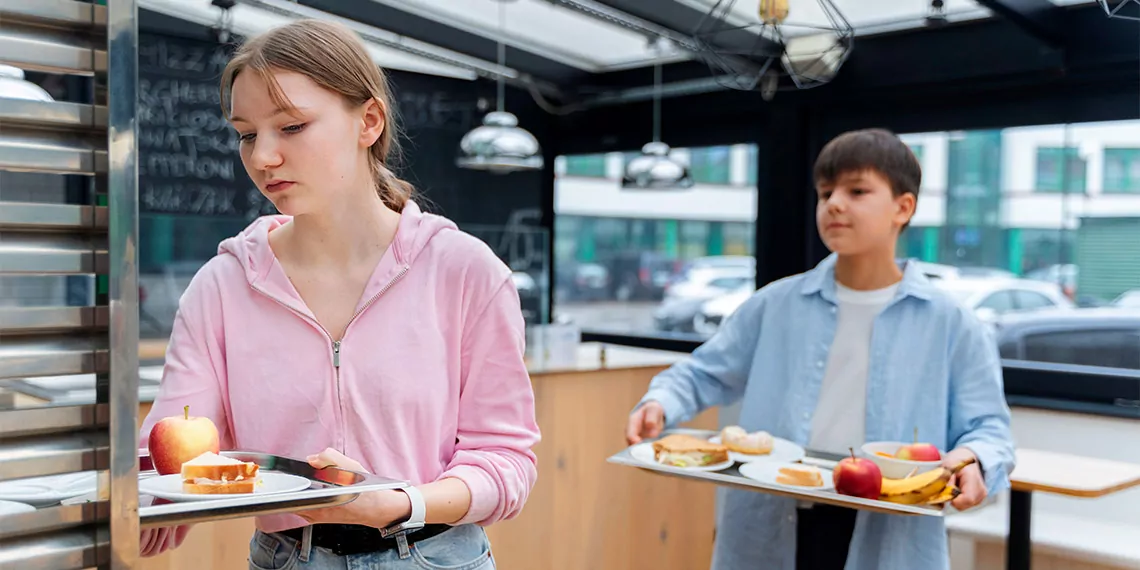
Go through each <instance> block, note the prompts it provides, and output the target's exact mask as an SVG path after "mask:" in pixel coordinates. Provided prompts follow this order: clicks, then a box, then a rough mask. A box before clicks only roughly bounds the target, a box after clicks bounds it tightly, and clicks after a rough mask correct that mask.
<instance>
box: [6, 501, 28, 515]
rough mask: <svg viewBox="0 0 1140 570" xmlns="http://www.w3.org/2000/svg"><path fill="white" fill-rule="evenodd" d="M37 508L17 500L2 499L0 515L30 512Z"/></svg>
mask: <svg viewBox="0 0 1140 570" xmlns="http://www.w3.org/2000/svg"><path fill="white" fill-rule="evenodd" d="M35 510H36V508H35V507H33V506H31V505H29V504H27V503H17V502H16V501H0V517H2V516H4V515H17V514H20V513H30V512H32V511H35Z"/></svg>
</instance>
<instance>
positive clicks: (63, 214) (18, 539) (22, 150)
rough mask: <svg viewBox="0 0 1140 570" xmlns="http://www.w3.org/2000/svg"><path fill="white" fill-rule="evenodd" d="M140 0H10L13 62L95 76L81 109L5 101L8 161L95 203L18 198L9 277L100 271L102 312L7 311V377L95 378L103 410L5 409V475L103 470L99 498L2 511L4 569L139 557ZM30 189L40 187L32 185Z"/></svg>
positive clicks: (2, 12)
mask: <svg viewBox="0 0 1140 570" xmlns="http://www.w3.org/2000/svg"><path fill="white" fill-rule="evenodd" d="M137 21H138V20H137V7H136V0H106V1H105V2H98V3H92V2H81V1H74V0H34V1H29V0H0V63H4V64H9V65H13V66H15V67H19V68H22V69H25V70H28V71H38V72H45V73H50V74H59V75H64V76H71V77H73V78H85V79H83V80H82V81H80V82H79V84H82V82H83V81H87V82H89V85H90V86H91V89H89V90H88V91H89V92H90V95H91V96H90V99H89V100H88V101H86V102H83V103H70V102H41V101H29V100H16V99H4V98H0V169H3V170H11V171H24V172H40V173H52V174H56V175H79V176H80V177H82V179H83V180H84V181H85V182H86V184H87V186H88V188H89V189H90V191H89V192H88V196H89V199H88V200H87V201H86V202H85V203H82V204H47V203H34V202H28V203H20V202H12V201H5V199H4V189H3V188H0V274H3V275H56V276H60V275H86V276H92V275H93V276H94V283H95V295H94V300H95V302H94V304H93V305H90V306H49V307H7V308H0V379H11V378H28V377H39V376H55V375H68V374H95V375H96V386H97V389H96V398H95V402H94V403H92V404H85V405H78V406H58V407H45V408H23V409H21V408H18V407H17V408H14V409H4V410H3V411H0V480H9V479H20V478H25V477H35V476H45V475H55V474H63V473H72V472H79V471H96V472H97V473H98V476H97V479H98V489H99V497H98V498H99V500H98V501H96V502H91V503H87V504H82V505H70V506H57V507H50V508H42V509H39V510H37V511H35V512H32V513H27V514H18V515H9V516H3V517H0V567H2V568H20V569H34V568H52V569H60V570H66V569H73V568H74V569H86V568H100V569H104V568H109V569H115V570H118V569H126V568H131V567H133V566H135V564H136V562H137V559H138V539H139V517H138V484H137V477H138V475H137V474H138V457H137V456H138V451H137V445H138V435H137V427H136V426H137V416H138V270H137V268H136V266H135V262H136V257H137V253H136V252H137V246H138V205H137V198H138V189H137V185H138V173H137V172H138V168H137V163H138V154H137V153H138V151H137V145H136V140H135V139H136V129H137V127H136V101H137V97H136V85H137V79H138V78H137V46H138V34H137ZM25 190H26V189H25Z"/></svg>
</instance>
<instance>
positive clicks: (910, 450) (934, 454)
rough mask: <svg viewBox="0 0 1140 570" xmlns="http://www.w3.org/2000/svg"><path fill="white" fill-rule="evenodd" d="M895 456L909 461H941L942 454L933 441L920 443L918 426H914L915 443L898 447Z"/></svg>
mask: <svg viewBox="0 0 1140 570" xmlns="http://www.w3.org/2000/svg"><path fill="white" fill-rule="evenodd" d="M895 458H896V459H905V460H907V461H940V460H941V459H942V454H941V453H939V452H938V448H937V447H935V446H934V444H932V443H919V442H918V428H914V443H912V444H910V445H904V446H902V447H900V448H898V450H897V451H895Z"/></svg>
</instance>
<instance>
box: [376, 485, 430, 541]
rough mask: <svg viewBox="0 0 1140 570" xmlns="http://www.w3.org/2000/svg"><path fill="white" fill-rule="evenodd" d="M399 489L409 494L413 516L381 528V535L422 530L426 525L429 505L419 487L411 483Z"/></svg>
mask: <svg viewBox="0 0 1140 570" xmlns="http://www.w3.org/2000/svg"><path fill="white" fill-rule="evenodd" d="M397 490H398V491H403V492H404V494H405V495H407V496H408V500H409V501H411V503H412V516H410V517H408V520H406V521H404V522H402V523H397V524H394V525H392V526H390V527H388V528H382V529H380V536H382V537H384V538H387V537H389V536H393V535H399V534H407V533H409V532H414V531H417V530H420V529H421V528H423V527H424V520H425V519H426V518H427V505H425V504H424V496H423V494H421V493H420V490H419V489H417V488H415V487H413V486H411V485H409V486H407V487H404V488H402V489H397Z"/></svg>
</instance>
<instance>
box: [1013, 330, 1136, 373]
mask: <svg viewBox="0 0 1140 570" xmlns="http://www.w3.org/2000/svg"><path fill="white" fill-rule="evenodd" d="M1023 342H1024V344H1025V359H1026V360H1034V361H1038V362H1053V363H1057V364H1080V365H1086V366H1107V367H1111V368H1128V369H1133V370H1135V369H1140V331H1136V330H1127V329H1120V330H1112V329H1105V330H1069V331H1063V332H1047V333H1038V334H1031V335H1027V336H1026V337H1025V339H1024V341H1023Z"/></svg>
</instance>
